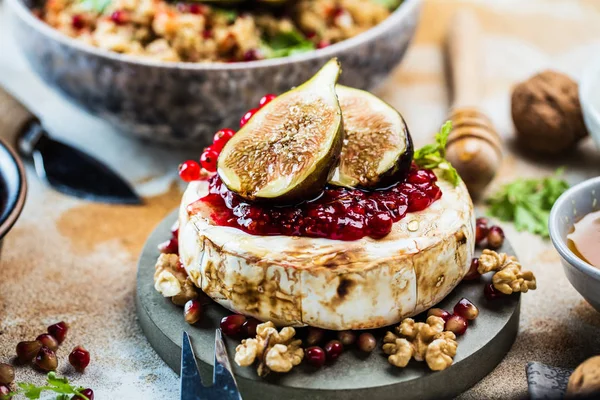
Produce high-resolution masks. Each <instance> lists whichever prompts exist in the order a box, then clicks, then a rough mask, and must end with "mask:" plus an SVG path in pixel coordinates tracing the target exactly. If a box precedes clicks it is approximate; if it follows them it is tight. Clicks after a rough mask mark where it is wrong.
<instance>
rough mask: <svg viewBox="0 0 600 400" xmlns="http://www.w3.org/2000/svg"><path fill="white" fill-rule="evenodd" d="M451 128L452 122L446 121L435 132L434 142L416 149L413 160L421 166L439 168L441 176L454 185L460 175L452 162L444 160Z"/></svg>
mask: <svg viewBox="0 0 600 400" xmlns="http://www.w3.org/2000/svg"><path fill="white" fill-rule="evenodd" d="M451 130H452V122H450V121H446V123H445V124H444V125H442V128H441V129H440V131H439V132H438V133H436V134H435V144H427V145H425V146H423V147H421V148H420V149H417V151H415V155H414V156H413V161H414V162H415V163H417V165H418V166H419V167H421V168H428V169H434V168H437V169H440V170H441V172H442V177H443V178H444V179H446V180H447V181H450V182H451V183H452V184H453V185H454V186H456V185H458V184H459V182H460V176H459V175H458V172H457V171H456V169H455V168H454V167H453V166H452V164H450V162H448V160H446V144H447V143H448V135H450V131H451Z"/></svg>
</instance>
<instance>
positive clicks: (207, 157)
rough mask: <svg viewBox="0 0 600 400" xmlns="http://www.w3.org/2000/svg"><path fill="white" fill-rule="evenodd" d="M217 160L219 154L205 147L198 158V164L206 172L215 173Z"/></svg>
mask: <svg viewBox="0 0 600 400" xmlns="http://www.w3.org/2000/svg"><path fill="white" fill-rule="evenodd" d="M218 158H219V153H217V152H216V151H215V150H214V149H213V148H212V147H207V148H206V149H204V151H203V152H202V155H201V156H200V164H202V168H204V169H205V170H207V171H208V172H216V171H217V159H218Z"/></svg>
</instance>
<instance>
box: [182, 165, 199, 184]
mask: <svg viewBox="0 0 600 400" xmlns="http://www.w3.org/2000/svg"><path fill="white" fill-rule="evenodd" d="M179 177H180V178H181V180H183V181H185V182H191V181H195V180H197V179H198V178H200V164H198V163H197V162H196V161H194V160H187V161H186V162H183V163H181V164H179Z"/></svg>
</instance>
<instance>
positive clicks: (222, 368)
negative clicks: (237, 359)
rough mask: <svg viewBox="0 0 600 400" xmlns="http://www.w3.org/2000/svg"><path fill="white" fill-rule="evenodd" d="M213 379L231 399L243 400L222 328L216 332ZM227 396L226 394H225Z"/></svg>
mask: <svg viewBox="0 0 600 400" xmlns="http://www.w3.org/2000/svg"><path fill="white" fill-rule="evenodd" d="M213 381H214V383H215V386H218V387H220V388H221V389H222V390H223V391H224V392H225V393H226V394H227V396H228V399H231V400H242V396H240V392H239V390H238V388H237V383H236V381H235V377H234V376H233V372H231V364H230V363H229V357H228V356H227V349H226V348H225V343H223V337H222V334H221V330H220V329H217V330H216V332H215V368H214V370H213ZM223 398H225V396H223Z"/></svg>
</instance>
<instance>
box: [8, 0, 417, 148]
mask: <svg viewBox="0 0 600 400" xmlns="http://www.w3.org/2000/svg"><path fill="white" fill-rule="evenodd" d="M35 1H39V0H8V4H9V6H10V7H9V8H10V9H11V10H12V14H13V18H11V20H12V21H13V23H12V28H13V29H12V30H13V34H14V37H15V39H16V40H18V43H19V45H20V47H21V48H22V49H23V51H24V53H25V56H26V57H27V59H28V60H29V62H30V63H31V65H32V67H33V68H34V69H35V71H36V72H37V73H38V74H39V75H40V76H41V77H42V78H43V79H44V80H45V81H46V82H47V83H48V84H50V85H51V86H54V87H57V88H58V89H59V90H60V91H61V92H62V93H64V94H66V96H67V97H68V98H70V99H71V100H73V101H74V102H75V103H76V104H78V105H80V106H82V107H83V108H85V109H86V110H88V111H89V112H91V113H92V114H95V115H97V116H99V117H101V118H103V119H105V120H107V121H109V122H110V123H112V124H113V125H114V126H115V127H116V128H117V129H118V130H120V131H122V132H124V133H128V134H131V135H135V136H138V137H141V138H145V139H147V140H151V141H155V142H162V143H171V144H181V145H186V146H190V145H191V146H196V145H197V146H201V145H204V144H206V143H208V142H209V141H210V139H211V138H212V136H213V134H214V132H215V131H216V130H217V129H219V128H225V127H230V128H233V129H236V128H237V127H238V126H239V125H238V123H239V120H240V118H241V116H242V115H243V114H244V113H245V111H246V110H248V109H249V108H251V107H255V106H256V104H257V103H258V100H259V99H260V97H261V96H262V95H264V94H266V93H282V92H284V91H286V90H288V89H290V87H292V86H296V85H298V84H300V83H302V82H304V81H305V80H307V79H308V78H309V77H310V76H312V75H313V74H314V73H315V72H316V70H318V68H319V67H321V66H322V65H323V64H324V63H325V62H326V61H327V60H329V59H330V58H331V57H338V58H339V59H340V61H341V62H342V67H343V74H342V79H341V82H342V83H344V84H346V85H349V86H353V87H357V88H361V89H370V88H373V87H374V86H375V85H376V84H378V83H380V82H381V81H382V80H383V78H385V77H386V76H387V74H388V73H389V72H390V71H391V70H392V68H393V67H394V66H396V65H397V64H398V63H399V62H400V60H401V59H402V57H403V55H404V53H405V52H406V49H407V47H408V45H409V42H410V40H411V38H412V37H413V35H414V32H415V29H416V25H417V22H418V19H419V13H420V8H421V2H422V0H404V3H403V4H402V5H401V6H400V7H399V8H398V9H397V10H396V11H395V12H394V13H393V14H392V15H391V16H390V17H389V18H387V19H386V20H385V21H384V22H382V23H381V24H379V25H377V26H376V27H374V28H372V29H370V30H368V31H367V32H364V33H363V34H361V35H358V36H355V37H353V38H351V39H348V40H345V41H343V42H340V43H337V44H334V45H332V46H329V47H327V48H324V49H320V50H315V51H312V52H310V53H306V54H300V55H297V56H293V57H286V58H280V59H272V60H261V61H253V62H245V63H231V64H223V63H218V64H210V63H204V64H200V63H166V62H158V61H152V60H145V59H141V58H135V57H132V56H127V55H121V54H117V53H113V52H109V51H105V50H101V49H97V48H94V47H91V46H88V45H86V44H84V43H81V42H79V41H76V40H74V39H71V38H69V37H67V36H65V35H63V34H62V33H60V32H58V31H56V30H54V29H53V28H51V27H50V26H48V25H46V24H45V23H44V22H42V21H40V20H39V19H38V18H36V17H35V16H34V15H33V14H32V13H31V11H30V7H32V6H33V2H35Z"/></svg>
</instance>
